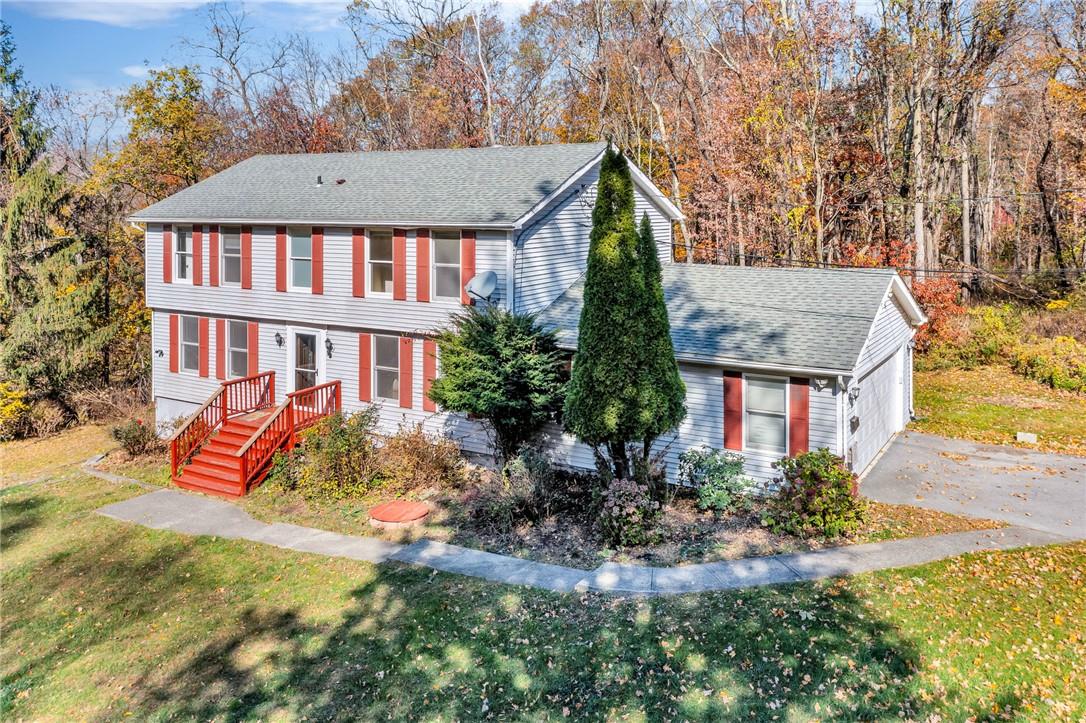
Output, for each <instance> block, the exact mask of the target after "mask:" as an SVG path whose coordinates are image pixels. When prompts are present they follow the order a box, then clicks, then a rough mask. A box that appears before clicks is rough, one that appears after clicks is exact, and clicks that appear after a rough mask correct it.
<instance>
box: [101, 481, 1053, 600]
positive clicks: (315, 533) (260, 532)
mask: <svg viewBox="0 0 1086 723" xmlns="http://www.w3.org/2000/svg"><path fill="white" fill-rule="evenodd" d="M84 469H85V470H86V471H88V472H89V473H91V474H95V475H96V476H101V477H103V478H104V479H110V481H125V479H126V478H121V477H119V476H117V475H110V474H108V473H105V472H101V471H99V470H96V469H95V468H94V465H93V464H87V465H85V466H84ZM107 475H108V476H107ZM98 513H99V514H101V515H104V516H106V517H110V518H112V519H115V520H121V521H124V522H134V523H136V524H139V525H143V526H145V527H150V528H154V529H158V530H171V531H173V532H180V533H184V534H189V535H215V536H217V537H225V538H232V539H242V540H250V541H252V542H262V543H264V544H267V545H274V546H276V547H282V548H286V549H289V550H297V551H299V552H309V553H314V554H318V555H327V556H331V557H345V558H350V559H353V560H364V561H366V562H373V563H382V562H390V561H395V562H402V563H406V564H410V565H419V566H423V567H429V568H432V569H435V570H442V571H444V572H451V573H457V574H460V575H469V576H471V577H479V578H483V579H485V580H492V581H494V582H502V583H507V584H510V585H529V586H531V587H536V588H542V589H546V590H555V591H558V592H572V591H586V590H596V591H601V592H611V593H619V594H627V595H672V594H680V593H689V592H703V591H707V590H725V589H729V588H738V587H749V586H754V585H772V584H776V583H784V582H796V581H800V580H815V579H818V578H824V577H833V576H836V575H850V574H854V573H859V572H869V571H872V570H882V569H886V568H892V567H905V566H909V565H918V564H922V563H926V562H932V561H934V560H940V559H943V558H946V557H953V556H955V555H961V554H964V553H967V552H976V551H979V550H1006V549H1010V548H1014V547H1027V546H1031V545H1048V544H1052V543H1059V542H1069V541H1070V540H1069V538H1067V537H1065V536H1063V535H1057V534H1054V533H1052V532H1047V531H1044V530H1034V529H1029V528H1026V527H1017V526H1015V527H1005V528H1003V529H1000V530H983V531H976V532H959V533H954V534H949V535H936V536H933V537H922V538H911V539H907V540H896V541H893V542H878V543H872V544H866V545H849V546H846V547H837V548H831V549H825V550H818V551H816V552H798V553H793V554H788V555H773V556H770V557H750V558H745V559H742V560H731V561H725V562H710V563H703V564H698V565H683V566H681V567H666V568H658V567H644V566H640V565H620V564H616V563H611V562H608V563H604V564H603V565H600V566H599V567H598V568H596V569H595V570H591V571H587V570H578V569H575V568H571V567H562V566H559V565H548V564H545V563H542V562H533V561H531V560H522V559H519V558H516V557H508V556H506V555H496V554H494V553H490V552H482V551H480V550H472V549H468V548H466V547H460V546H458V545H449V544H445V543H441V542H432V541H429V540H422V541H419V542H415V543H413V544H410V545H398V544H395V543H392V542H387V541H385V540H379V539H376V538H372V537H361V536H353V535H341V534H338V533H334V532H326V531H324V530H317V529H313V528H309V527H299V526H297V525H289V524H283V523H278V522H277V523H272V524H269V523H266V522H260V521H258V520H254V519H253V518H252V517H251V516H250V515H249V513H247V512H246V511H245V510H243V509H241V508H240V507H238V506H236V505H234V504H231V503H229V502H226V501H223V500H217V499H212V498H210V497H204V496H202V495H196V494H192V493H189V492H182V491H180V490H174V489H159V490H157V491H155V492H151V493H149V494H145V495H140V496H138V497H133V498H131V499H127V500H124V501H123V502H117V503H115V504H112V505H107V506H105V507H103V508H101V509H100V510H98Z"/></svg>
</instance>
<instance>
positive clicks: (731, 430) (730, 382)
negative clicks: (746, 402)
mask: <svg viewBox="0 0 1086 723" xmlns="http://www.w3.org/2000/svg"><path fill="white" fill-rule="evenodd" d="M724 448H725V449H740V450H741V449H743V374H742V372H732V371H726V372H724Z"/></svg>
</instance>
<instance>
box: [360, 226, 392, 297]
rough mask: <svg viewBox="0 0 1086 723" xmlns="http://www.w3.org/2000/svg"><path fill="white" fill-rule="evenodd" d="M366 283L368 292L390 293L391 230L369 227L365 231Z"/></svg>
mask: <svg viewBox="0 0 1086 723" xmlns="http://www.w3.org/2000/svg"><path fill="white" fill-rule="evenodd" d="M366 234H367V237H368V239H367V240H368V243H367V244H366V249H367V250H366V264H367V268H366V285H367V287H368V288H367V289H366V290H367V292H368V293H370V294H378V295H381V294H387V295H389V296H391V295H392V287H393V284H394V282H393V279H392V275H393V271H392V230H391V229H387V228H371V229H367V231H366Z"/></svg>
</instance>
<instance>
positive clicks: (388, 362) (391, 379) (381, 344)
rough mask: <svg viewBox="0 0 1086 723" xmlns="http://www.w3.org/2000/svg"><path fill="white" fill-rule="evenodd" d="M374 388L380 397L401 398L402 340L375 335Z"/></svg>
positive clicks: (395, 399) (397, 399)
mask: <svg viewBox="0 0 1086 723" xmlns="http://www.w3.org/2000/svg"><path fill="white" fill-rule="evenodd" d="M373 362H374V363H373V388H374V389H376V390H377V397H378V398H379V399H391V400H394V401H399V399H400V340H399V339H397V338H396V337H394V336H374V337H373Z"/></svg>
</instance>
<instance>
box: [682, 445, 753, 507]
mask: <svg viewBox="0 0 1086 723" xmlns="http://www.w3.org/2000/svg"><path fill="white" fill-rule="evenodd" d="M743 461H744V460H743V455H741V454H739V453H737V452H727V451H724V450H719V449H713V448H712V447H709V446H706V445H702V446H701V447H693V448H691V449H688V450H686V451H685V452H683V453H682V454H680V455H679V474H678V476H679V482H680V484H684V485H687V486H689V487H693V488H694V489H696V490H697V492H698V507H700V508H701V509H703V510H714V511H716V512H739V511H741V510H744V509H746V508H747V507H748V506H749V504H750V494H751V492H752V491H753V488H754V480H752V479H751V478H750V477H747V476H745V475H744V474H743Z"/></svg>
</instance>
